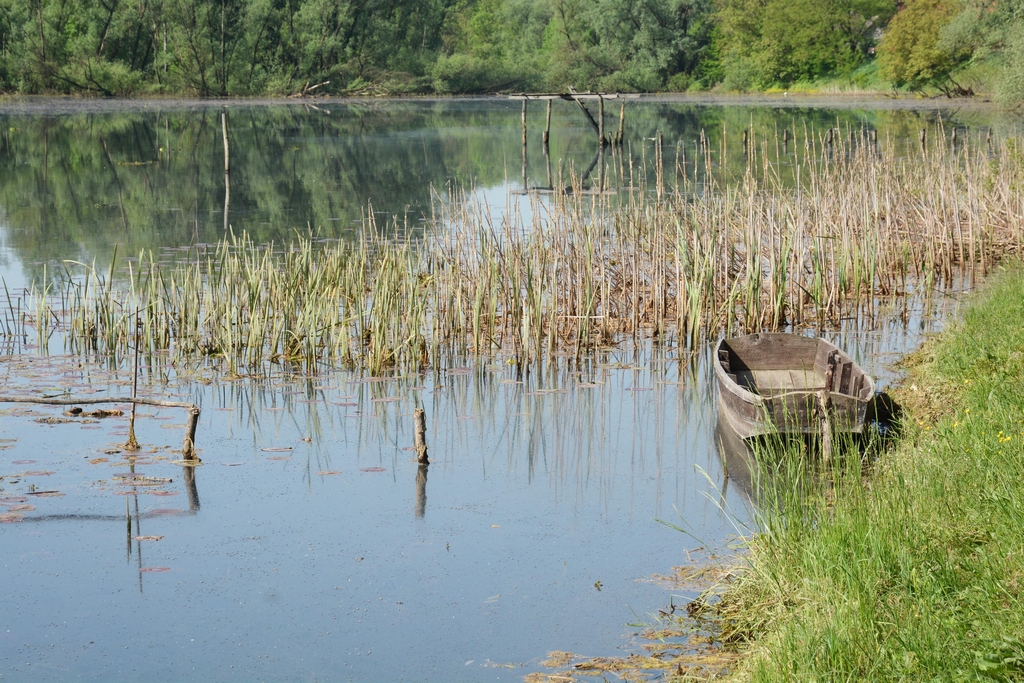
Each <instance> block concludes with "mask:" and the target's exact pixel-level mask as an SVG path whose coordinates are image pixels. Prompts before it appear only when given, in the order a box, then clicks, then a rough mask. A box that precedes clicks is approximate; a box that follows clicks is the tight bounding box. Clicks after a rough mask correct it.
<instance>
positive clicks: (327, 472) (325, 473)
mask: <svg viewBox="0 0 1024 683" xmlns="http://www.w3.org/2000/svg"><path fill="white" fill-rule="evenodd" d="M317 474H319V475H320V476H321V477H329V476H331V475H332V474H341V470H320V471H319V472H317Z"/></svg>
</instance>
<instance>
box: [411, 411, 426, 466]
mask: <svg viewBox="0 0 1024 683" xmlns="http://www.w3.org/2000/svg"><path fill="white" fill-rule="evenodd" d="M412 420H413V434H414V436H413V439H414V441H413V445H414V446H415V447H416V462H418V463H419V464H421V465H429V464H430V460H429V459H428V458H427V414H426V413H425V412H423V408H417V409H416V410H415V411H413V414H412Z"/></svg>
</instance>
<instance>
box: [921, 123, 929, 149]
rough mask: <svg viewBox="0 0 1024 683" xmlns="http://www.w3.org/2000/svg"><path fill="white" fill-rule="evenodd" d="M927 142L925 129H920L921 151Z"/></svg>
mask: <svg viewBox="0 0 1024 683" xmlns="http://www.w3.org/2000/svg"><path fill="white" fill-rule="evenodd" d="M927 141H928V131H927V129H925V128H922V129H921V149H922V150H924V145H925V143H926V142H927Z"/></svg>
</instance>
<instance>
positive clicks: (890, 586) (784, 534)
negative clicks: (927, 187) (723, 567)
mask: <svg viewBox="0 0 1024 683" xmlns="http://www.w3.org/2000/svg"><path fill="white" fill-rule="evenodd" d="M1022 350H1024V272H1022V271H1021V270H1020V269H1019V267H1017V266H1014V268H1012V269H1009V270H1005V271H1001V272H1000V273H999V274H997V275H996V276H995V277H994V278H993V280H992V281H991V282H990V283H989V284H988V285H987V286H986V287H985V288H984V289H983V290H982V291H981V292H980V293H979V294H977V295H975V298H974V300H973V301H972V302H971V304H970V306H969V308H968V309H967V311H966V313H965V315H964V317H963V320H962V321H961V322H959V323H957V324H954V325H953V326H952V327H951V329H949V330H947V331H946V332H944V333H942V334H941V335H939V336H938V337H937V338H935V339H933V340H932V341H930V342H929V343H927V344H926V345H925V346H924V348H922V349H921V350H919V351H917V352H916V353H914V354H912V355H911V356H910V357H909V358H908V359H906V361H905V364H906V368H907V370H908V371H909V376H908V377H907V379H906V381H905V382H904V383H903V385H902V387H901V389H900V390H899V399H900V400H901V401H902V402H903V405H904V407H905V410H906V416H905V419H904V421H903V425H902V435H901V437H900V438H899V439H898V446H897V447H896V448H895V450H893V451H891V452H887V453H885V454H883V455H882V456H881V457H880V458H879V459H878V460H877V461H875V462H873V463H864V468H865V469H863V470H862V462H861V458H860V457H859V455H858V454H857V453H856V452H853V453H852V455H851V456H848V457H847V458H846V460H845V462H843V463H840V464H837V465H835V466H833V467H824V468H821V469H820V470H819V475H818V476H817V477H815V475H813V474H811V473H809V472H808V470H807V468H806V460H805V459H800V460H799V462H797V464H798V465H799V466H793V467H786V466H785V463H786V462H787V461H792V460H793V459H794V458H800V455H799V454H794V453H788V454H783V455H782V457H781V461H780V460H771V461H768V460H764V459H763V462H772V463H773V466H772V467H770V468H769V469H772V470H773V471H772V472H771V473H765V474H763V476H762V487H761V489H762V492H764V493H767V495H768V500H765V501H763V502H764V503H766V504H764V505H763V506H762V509H763V510H764V513H763V519H762V531H761V532H760V533H758V534H757V535H756V536H755V537H754V538H753V540H752V542H751V544H750V555H749V563H748V564H747V565H746V567H745V569H744V571H742V572H741V574H740V578H739V579H738V581H737V582H736V583H734V584H733V585H732V586H731V588H729V589H728V591H727V592H726V594H725V596H724V599H723V601H722V603H721V605H720V606H719V609H720V612H721V613H722V614H723V615H724V617H725V621H724V623H725V624H726V633H725V637H726V638H727V639H730V638H731V639H733V640H736V641H747V642H748V643H749V644H750V651H749V652H748V656H747V658H746V660H745V662H744V664H743V666H742V669H741V671H740V673H739V676H738V678H739V679H741V680H754V681H778V680H872V681H881V680H993V681H1009V680H1020V678H1021V677H1022V676H1024V641H1022V639H1021V633H1024V604H1022V602H1024V592H1022V591H1024V552H1022V551H1024V395H1022V394H1021V392H1020V391H1019V387H1020V385H1021V382H1022V381H1024V351H1022ZM773 455H774V456H776V457H778V453H775V454H773ZM780 462H781V463H782V464H781V465H780V464H779V463H780ZM778 475H781V476H782V479H781V480H780V479H779V478H777V477H778Z"/></svg>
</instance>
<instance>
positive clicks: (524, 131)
mask: <svg viewBox="0 0 1024 683" xmlns="http://www.w3.org/2000/svg"><path fill="white" fill-rule="evenodd" d="M526 102H527V99H526V98H525V97H524V98H523V191H526V190H527V189H528V188H527V185H526Z"/></svg>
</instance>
